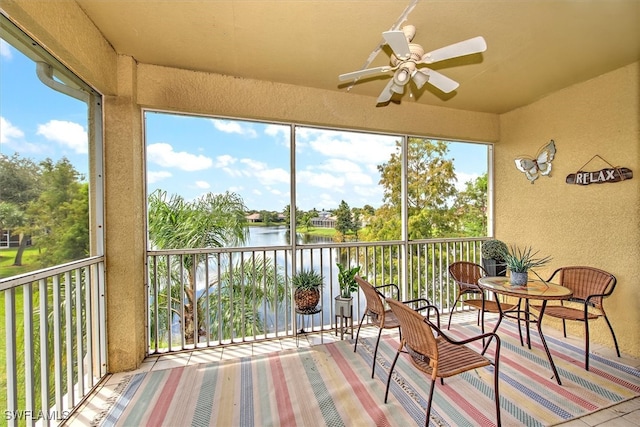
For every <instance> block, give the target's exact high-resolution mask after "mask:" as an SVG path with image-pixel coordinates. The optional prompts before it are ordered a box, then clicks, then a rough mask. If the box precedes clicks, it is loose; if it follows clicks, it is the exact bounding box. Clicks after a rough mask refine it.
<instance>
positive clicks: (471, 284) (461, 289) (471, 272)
mask: <svg viewBox="0 0 640 427" xmlns="http://www.w3.org/2000/svg"><path fill="white" fill-rule="evenodd" d="M449 274H450V275H451V277H452V278H453V280H455V282H456V285H457V287H458V292H457V295H456V300H455V302H454V303H453V308H452V310H451V313H450V314H449V323H448V324H447V329H449V328H450V327H451V318H452V317H453V309H455V307H456V305H457V304H458V301H460V302H462V303H463V304H467V305H470V306H471V307H474V308H476V309H477V310H478V323H479V324H480V327H481V330H482V333H484V313H485V312H489V313H500V311H501V310H502V311H507V310H513V309H514V308H516V307H518V309H519V307H520V301H519V300H518V303H517V304H510V303H505V302H500V301H499V300H498V299H497V297H496V299H495V300H488V299H486V297H485V293H484V292H483V291H482V289H480V287H478V279H480V278H481V277H484V276H486V275H487V272H486V270H485V269H484V268H482V266H481V265H479V264H475V263H473V262H467V261H457V262H454V263H453V264H451V265H449ZM463 295H472V296H474V297H475V298H467V299H463V298H462V296H463ZM500 319H502V316H501V317H500ZM498 322H500V320H498ZM518 330H520V322H519V321H518ZM520 344H522V332H520Z"/></svg>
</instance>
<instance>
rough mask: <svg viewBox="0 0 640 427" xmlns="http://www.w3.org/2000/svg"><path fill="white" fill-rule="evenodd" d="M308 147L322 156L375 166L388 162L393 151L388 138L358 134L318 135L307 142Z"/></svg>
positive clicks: (325, 133)
mask: <svg viewBox="0 0 640 427" xmlns="http://www.w3.org/2000/svg"><path fill="white" fill-rule="evenodd" d="M309 146H310V147H311V149H313V150H314V151H317V152H318V153H320V154H322V155H324V156H328V157H335V158H340V159H348V160H352V161H354V162H358V163H365V164H376V165H377V164H381V163H383V162H385V161H388V160H389V157H390V156H391V153H393V152H394V151H395V144H392V143H390V139H389V137H388V136H384V137H381V136H379V135H370V134H358V133H353V134H350V133H341V134H339V135H338V134H336V135H333V134H330V133H327V132H324V133H320V134H318V135H317V138H314V139H311V140H310V141H309Z"/></svg>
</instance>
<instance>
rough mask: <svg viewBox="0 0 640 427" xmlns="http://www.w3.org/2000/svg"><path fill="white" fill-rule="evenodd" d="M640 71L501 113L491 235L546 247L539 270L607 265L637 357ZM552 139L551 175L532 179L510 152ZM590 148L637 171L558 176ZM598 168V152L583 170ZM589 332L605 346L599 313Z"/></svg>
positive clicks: (621, 325) (617, 312) (622, 332)
mask: <svg viewBox="0 0 640 427" xmlns="http://www.w3.org/2000/svg"><path fill="white" fill-rule="evenodd" d="M639 76H640V64H639V63H635V64H632V65H630V66H627V67H624V68H621V69H618V70H616V71H614V72H611V73H608V74H605V75H602V76H599V77H598V78H595V79H593V80H590V81H588V82H585V83H583V84H579V85H575V86H572V87H570V88H567V89H564V90H561V91H559V92H556V93H554V94H552V95H551V96H548V97H546V98H544V99H542V100H540V101H538V102H536V103H534V104H532V105H529V106H527V107H524V108H520V109H518V110H515V111H512V112H510V113H508V114H504V115H502V116H501V119H500V128H501V138H500V143H499V144H498V145H497V148H496V150H495V183H496V184H495V188H496V191H495V194H496V196H495V200H496V214H497V216H496V235H497V237H498V238H500V239H502V240H504V241H505V242H507V243H509V244H518V245H532V246H533V247H534V248H535V249H539V250H540V254H542V255H551V256H552V257H553V261H552V262H551V264H550V265H549V267H548V268H546V269H545V270H542V271H544V272H545V274H549V273H551V272H552V271H553V270H554V269H555V268H558V267H561V266H566V265H589V266H593V267H598V268H601V269H604V270H607V271H609V272H611V273H612V274H614V275H615V276H616V277H617V279H618V284H617V287H616V290H615V292H614V294H613V295H612V296H611V297H610V298H609V299H608V300H606V301H605V309H607V313H608V315H609V316H610V317H611V323H612V324H613V328H614V330H615V331H616V335H617V337H618V341H619V344H620V348H621V351H623V352H625V353H628V354H633V355H635V356H639V355H640V332H639V331H640V310H639V309H638V307H639V305H640V293H639V292H638V284H639V283H640V271H639V270H638V265H639V262H638V260H639V259H640V133H639V126H640V125H639V123H640V119H639V118H640V108H639V103H640V98H639V97H638V94H639V93H640V90H639V84H638V82H639ZM550 139H553V140H555V144H556V149H557V153H556V156H555V159H554V160H553V162H552V164H553V171H552V176H551V177H550V178H549V177H546V176H543V177H540V178H539V179H538V180H537V181H535V184H530V183H529V181H528V180H527V179H526V178H525V176H524V174H523V173H521V172H519V171H518V170H517V169H516V167H515V165H514V159H515V158H516V157H517V156H520V155H529V156H534V155H535V154H536V153H537V151H538V150H539V149H540V148H541V147H542V146H543V145H545V144H547V143H548V142H549V140H550ZM596 154H597V155H599V156H601V157H602V158H604V159H605V160H606V161H608V162H609V163H611V164H613V165H614V166H621V167H628V168H630V169H631V170H632V171H633V173H634V175H635V176H634V177H633V178H632V179H631V180H627V181H624V182H618V183H604V184H591V185H588V186H579V185H569V184H566V183H565V178H566V176H567V175H568V174H571V173H575V172H576V171H577V170H578V169H580V167H581V166H583V165H584V164H585V163H587V162H588V161H589V160H590V159H591V158H592V157H593V156H594V155H596ZM605 167H608V165H607V164H606V163H605V162H603V161H602V160H599V159H596V160H594V161H592V162H590V163H589V164H588V165H587V166H586V167H585V168H584V170H585V171H597V170H600V169H602V168H605ZM543 277H544V276H543ZM548 320H551V319H546V320H545V323H546V322H547V321H548ZM573 324H574V326H573V328H572V330H571V332H570V333H571V334H574V335H578V336H582V335H583V326H582V324H579V323H578V322H573ZM591 338H592V341H594V342H599V343H602V344H604V345H607V346H611V347H612V346H613V344H612V340H611V336H610V334H609V332H608V329H607V328H606V324H605V322H604V320H602V319H600V320H598V321H596V322H593V329H592V336H591Z"/></svg>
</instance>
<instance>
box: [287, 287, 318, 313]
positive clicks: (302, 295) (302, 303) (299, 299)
mask: <svg viewBox="0 0 640 427" xmlns="http://www.w3.org/2000/svg"><path fill="white" fill-rule="evenodd" d="M293 299H294V301H295V303H296V308H297V309H298V310H299V311H312V310H313V309H314V308H316V306H317V305H318V302H319V301H320V290H319V289H296V290H295V292H294V294H293Z"/></svg>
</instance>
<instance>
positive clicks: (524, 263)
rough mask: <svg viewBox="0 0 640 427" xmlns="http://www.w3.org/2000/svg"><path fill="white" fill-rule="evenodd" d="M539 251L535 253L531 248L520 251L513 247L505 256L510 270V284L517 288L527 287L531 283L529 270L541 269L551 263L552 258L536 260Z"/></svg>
mask: <svg viewBox="0 0 640 427" xmlns="http://www.w3.org/2000/svg"><path fill="white" fill-rule="evenodd" d="M537 253H538V251H536V252H533V248H532V247H531V246H529V247H525V248H524V249H519V248H517V247H515V246H511V249H510V250H509V251H508V252H507V253H506V254H505V263H506V264H507V268H508V269H509V272H510V274H509V282H510V283H511V284H512V285H516V286H526V285H527V282H528V281H529V274H528V273H529V270H531V269H532V268H536V267H541V266H543V265H545V264H546V263H548V262H549V261H551V257H548V256H546V257H544V258H535V256H536V255H537Z"/></svg>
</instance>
